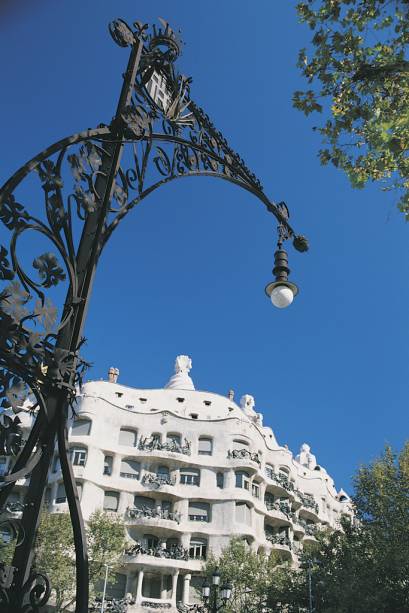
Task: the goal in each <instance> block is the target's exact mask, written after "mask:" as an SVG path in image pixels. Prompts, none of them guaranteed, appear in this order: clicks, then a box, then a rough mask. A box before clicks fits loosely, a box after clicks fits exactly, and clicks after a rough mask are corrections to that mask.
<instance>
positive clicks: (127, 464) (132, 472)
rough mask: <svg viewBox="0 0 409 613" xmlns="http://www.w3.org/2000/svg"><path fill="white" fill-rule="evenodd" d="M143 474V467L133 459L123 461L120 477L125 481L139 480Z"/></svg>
mask: <svg viewBox="0 0 409 613" xmlns="http://www.w3.org/2000/svg"><path fill="white" fill-rule="evenodd" d="M140 473H141V465H140V463H139V462H137V461H136V460H133V459H132V458H124V459H123V460H121V471H120V473H119V474H120V476H121V477H124V478H125V479H139V475H140Z"/></svg>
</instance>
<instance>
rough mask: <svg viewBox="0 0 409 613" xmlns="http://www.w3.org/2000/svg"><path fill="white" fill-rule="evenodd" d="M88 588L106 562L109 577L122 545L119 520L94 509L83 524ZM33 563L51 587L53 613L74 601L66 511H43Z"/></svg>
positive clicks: (100, 576)
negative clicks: (85, 536) (108, 567)
mask: <svg viewBox="0 0 409 613" xmlns="http://www.w3.org/2000/svg"><path fill="white" fill-rule="evenodd" d="M87 540H88V555H89V563H90V587H91V591H92V590H94V591H96V590H97V589H98V584H99V583H100V582H101V580H103V578H104V575H105V567H104V564H106V563H108V562H109V565H110V567H111V568H110V575H109V578H110V579H111V580H114V579H115V571H116V570H117V569H118V567H119V566H120V559H121V555H122V553H123V551H124V545H125V530H124V525H123V523H122V521H121V520H120V519H119V518H117V517H115V518H113V517H112V516H110V515H108V514H107V513H104V512H102V511H96V512H95V513H93V514H92V515H91V517H90V519H89V522H88V526H87ZM34 563H35V567H36V568H37V570H44V571H45V572H46V573H47V575H48V577H49V579H50V583H51V587H52V589H53V597H54V599H55V610H56V613H60V612H62V611H66V610H68V609H69V608H70V607H71V605H72V604H73V603H74V601H75V560H74V543H73V534H72V527H71V521H70V517H69V514H68V513H47V512H46V513H43V515H42V516H41V521H40V526H39V530H38V535H37V542H36V549H35V561H34Z"/></svg>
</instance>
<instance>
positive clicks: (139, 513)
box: [126, 507, 181, 524]
mask: <svg viewBox="0 0 409 613" xmlns="http://www.w3.org/2000/svg"><path fill="white" fill-rule="evenodd" d="M126 515H127V517H129V518H130V519H165V520H168V521H174V522H176V523H177V524H179V523H180V519H181V514H180V513H174V512H173V511H168V510H166V509H165V510H163V509H159V508H156V509H151V508H150V507H133V508H128V509H127V510H126Z"/></svg>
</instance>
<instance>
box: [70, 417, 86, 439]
mask: <svg viewBox="0 0 409 613" xmlns="http://www.w3.org/2000/svg"><path fill="white" fill-rule="evenodd" d="M90 432H91V420H90V419H76V420H75V421H74V423H73V424H72V430H71V434H72V435H73V436H88V435H89V433H90Z"/></svg>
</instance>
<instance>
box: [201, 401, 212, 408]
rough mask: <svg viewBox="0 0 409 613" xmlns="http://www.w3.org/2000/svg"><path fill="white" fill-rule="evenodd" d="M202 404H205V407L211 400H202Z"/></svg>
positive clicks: (208, 405)
mask: <svg viewBox="0 0 409 613" xmlns="http://www.w3.org/2000/svg"><path fill="white" fill-rule="evenodd" d="M203 404H205V405H206V406H207V407H210V405H211V404H212V401H211V400H203Z"/></svg>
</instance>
